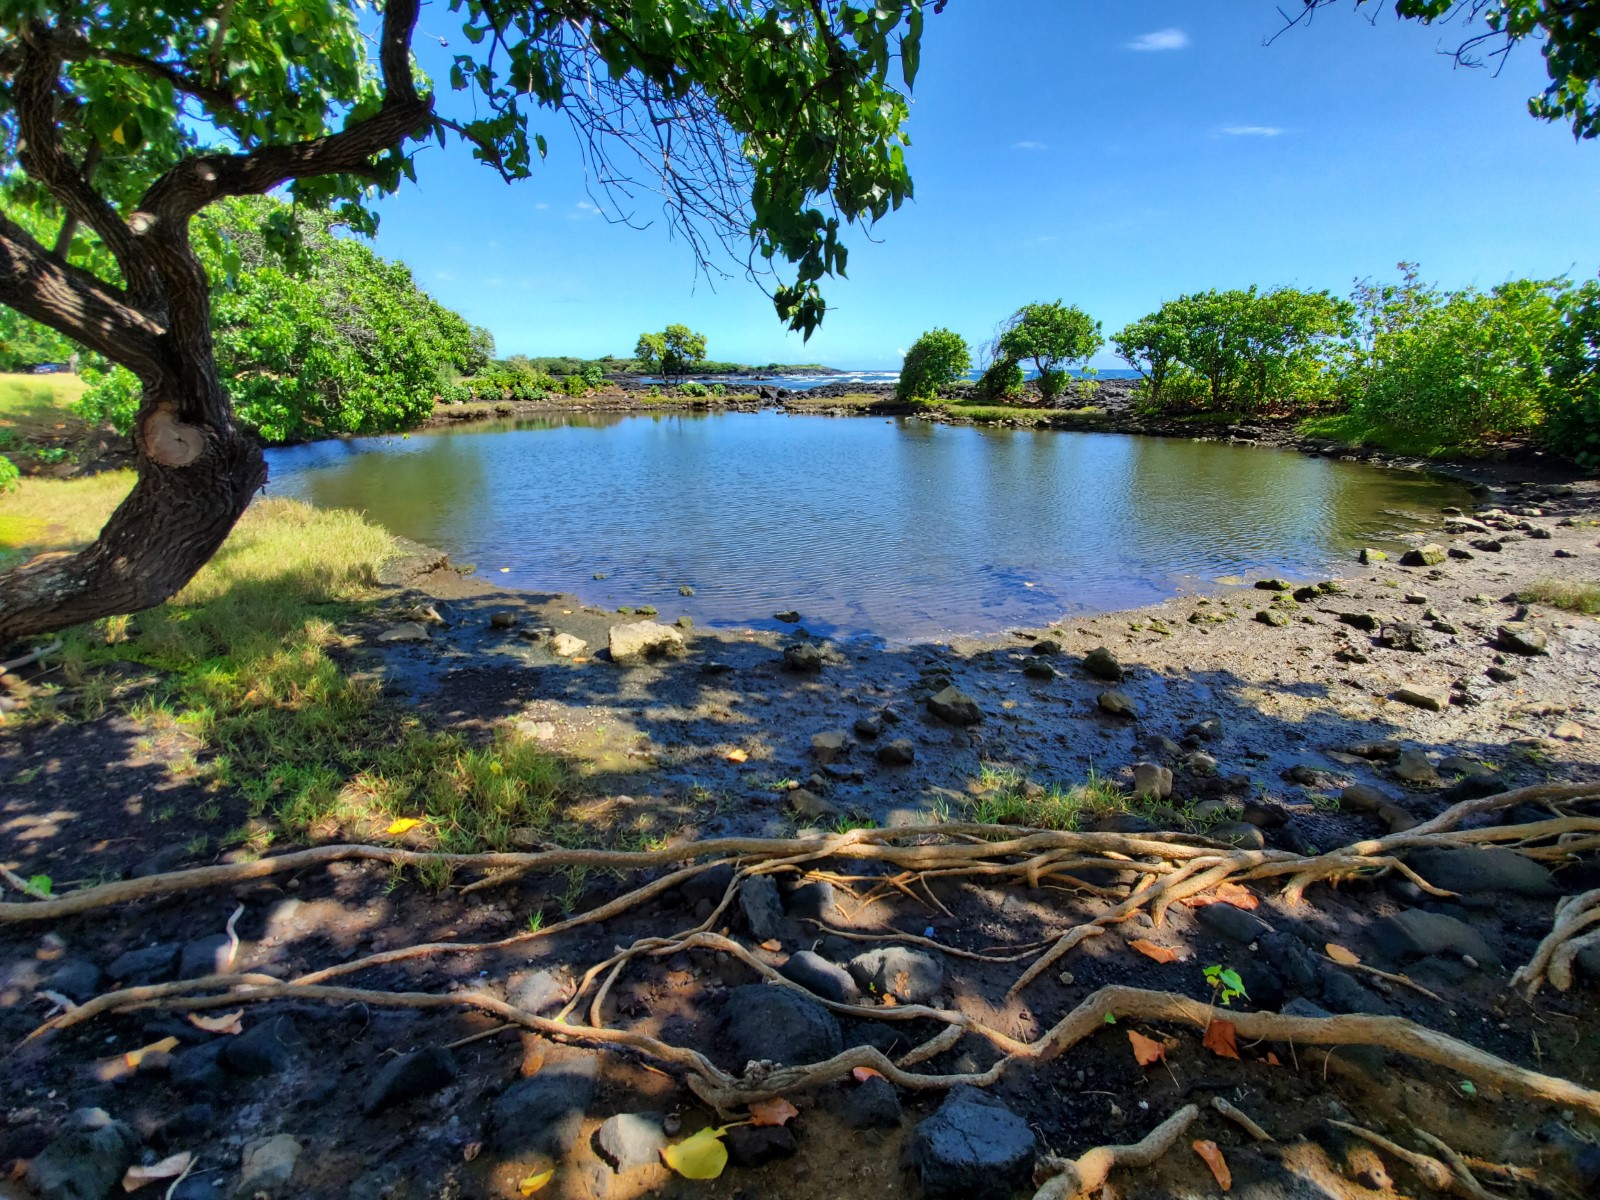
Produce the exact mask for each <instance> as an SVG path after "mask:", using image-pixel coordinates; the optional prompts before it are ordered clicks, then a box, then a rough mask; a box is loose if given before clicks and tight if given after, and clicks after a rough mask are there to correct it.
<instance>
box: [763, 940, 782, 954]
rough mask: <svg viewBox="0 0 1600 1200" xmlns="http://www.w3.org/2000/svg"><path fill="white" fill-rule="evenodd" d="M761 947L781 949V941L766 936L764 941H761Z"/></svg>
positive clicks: (773, 949)
mask: <svg viewBox="0 0 1600 1200" xmlns="http://www.w3.org/2000/svg"><path fill="white" fill-rule="evenodd" d="M761 948H762V949H763V950H772V951H778V950H782V949H783V943H782V942H780V941H779V940H778V939H777V938H768V939H767V940H766V941H764V942H762V943H761Z"/></svg>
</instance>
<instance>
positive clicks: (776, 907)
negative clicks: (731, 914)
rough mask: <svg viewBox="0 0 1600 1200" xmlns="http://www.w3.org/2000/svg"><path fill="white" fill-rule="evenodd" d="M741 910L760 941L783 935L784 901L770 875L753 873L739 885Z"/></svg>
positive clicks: (752, 931)
mask: <svg viewBox="0 0 1600 1200" xmlns="http://www.w3.org/2000/svg"><path fill="white" fill-rule="evenodd" d="M739 911H740V913H742V914H743V916H744V924H745V928H746V929H748V930H749V931H750V936H751V937H753V938H755V940H756V941H758V942H765V941H768V940H769V939H771V938H781V937H782V936H783V901H782V900H781V899H780V898H779V896H778V885H777V884H775V883H773V882H772V876H770V875H751V876H748V877H747V878H746V879H745V881H744V882H743V883H741V884H740V885H739Z"/></svg>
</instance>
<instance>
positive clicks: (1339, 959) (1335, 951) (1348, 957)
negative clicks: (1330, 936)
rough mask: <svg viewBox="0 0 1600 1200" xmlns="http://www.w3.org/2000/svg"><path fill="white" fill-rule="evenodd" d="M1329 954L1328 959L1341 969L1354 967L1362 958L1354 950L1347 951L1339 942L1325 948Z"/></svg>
mask: <svg viewBox="0 0 1600 1200" xmlns="http://www.w3.org/2000/svg"><path fill="white" fill-rule="evenodd" d="M1323 949H1324V950H1326V951H1327V952H1328V957H1329V958H1331V959H1333V961H1334V962H1336V963H1338V964H1339V965H1340V966H1341V967H1354V966H1357V965H1358V964H1359V963H1360V962H1361V956H1360V955H1359V954H1357V953H1356V952H1355V951H1354V950H1347V949H1345V948H1344V947H1343V946H1341V945H1339V943H1338V942H1329V943H1328V944H1327V945H1326V946H1324V947H1323Z"/></svg>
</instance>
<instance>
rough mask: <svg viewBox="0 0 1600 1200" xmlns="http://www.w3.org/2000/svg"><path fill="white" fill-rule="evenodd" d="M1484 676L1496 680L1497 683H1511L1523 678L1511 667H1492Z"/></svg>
mask: <svg viewBox="0 0 1600 1200" xmlns="http://www.w3.org/2000/svg"><path fill="white" fill-rule="evenodd" d="M1484 674H1485V675H1487V676H1488V677H1489V678H1490V679H1492V680H1494V681H1495V682H1496V683H1510V682H1512V681H1513V680H1515V679H1520V678H1521V676H1520V675H1518V674H1517V672H1515V671H1513V670H1512V669H1511V668H1510V667H1490V668H1489V669H1488V670H1487V671H1485V672H1484Z"/></svg>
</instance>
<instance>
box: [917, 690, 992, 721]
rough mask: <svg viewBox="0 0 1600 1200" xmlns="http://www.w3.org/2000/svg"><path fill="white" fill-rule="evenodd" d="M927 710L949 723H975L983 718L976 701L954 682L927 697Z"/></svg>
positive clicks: (981, 710)
mask: <svg viewBox="0 0 1600 1200" xmlns="http://www.w3.org/2000/svg"><path fill="white" fill-rule="evenodd" d="M928 711H929V712H931V713H932V714H933V715H934V716H936V717H938V718H939V719H940V720H941V721H946V722H948V723H949V724H951V725H976V724H977V723H978V722H979V721H981V720H983V709H981V708H979V707H978V702H977V701H976V700H974V699H973V698H972V697H971V696H969V695H967V694H966V693H965V692H963V691H961V690H960V689H959V688H957V687H956V686H955V685H954V684H951V685H950V686H949V687H946V688H945V689H944V690H943V691H940V692H935V693H934V694H933V695H932V696H929V697H928Z"/></svg>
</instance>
